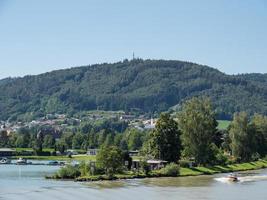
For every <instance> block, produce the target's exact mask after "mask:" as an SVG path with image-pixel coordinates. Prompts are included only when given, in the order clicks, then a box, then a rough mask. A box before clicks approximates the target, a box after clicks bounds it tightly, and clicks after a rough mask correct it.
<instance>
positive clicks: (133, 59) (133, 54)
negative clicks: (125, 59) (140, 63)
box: [133, 52, 135, 60]
mask: <svg viewBox="0 0 267 200" xmlns="http://www.w3.org/2000/svg"><path fill="white" fill-rule="evenodd" d="M134 59H135V57H134V52H133V60H134Z"/></svg>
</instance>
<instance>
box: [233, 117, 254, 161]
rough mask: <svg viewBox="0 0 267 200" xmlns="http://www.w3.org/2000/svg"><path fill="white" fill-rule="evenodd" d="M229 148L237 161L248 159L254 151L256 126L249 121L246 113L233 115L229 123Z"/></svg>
mask: <svg viewBox="0 0 267 200" xmlns="http://www.w3.org/2000/svg"><path fill="white" fill-rule="evenodd" d="M229 133H230V135H229V136H230V139H231V145H230V146H231V150H232V154H233V156H234V157H235V158H236V159H237V160H238V161H250V160H251V158H252V155H253V154H254V153H256V149H257V148H256V146H258V145H256V140H255V139H256V137H255V136H256V126H255V124H253V123H250V121H249V118H248V115H247V113H245V112H241V113H236V114H235V115H234V120H233V121H232V123H231V125H230V130H229Z"/></svg>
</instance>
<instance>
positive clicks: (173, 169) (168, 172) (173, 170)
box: [160, 163, 180, 177]
mask: <svg viewBox="0 0 267 200" xmlns="http://www.w3.org/2000/svg"><path fill="white" fill-rule="evenodd" d="M160 173H161V174H162V175H164V176H173V177H175V176H178V175H179V173H180V166H179V165H177V164H175V163H170V164H168V165H166V166H165V167H164V168H162V169H161V170H160Z"/></svg>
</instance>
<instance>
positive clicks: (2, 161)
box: [0, 158, 11, 164]
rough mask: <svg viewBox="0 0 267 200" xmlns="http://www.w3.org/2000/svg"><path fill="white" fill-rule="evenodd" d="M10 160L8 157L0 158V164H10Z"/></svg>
mask: <svg viewBox="0 0 267 200" xmlns="http://www.w3.org/2000/svg"><path fill="white" fill-rule="evenodd" d="M10 163H11V160H10V159H8V158H0V164H10Z"/></svg>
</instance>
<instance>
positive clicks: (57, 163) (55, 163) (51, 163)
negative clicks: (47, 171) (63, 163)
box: [48, 160, 59, 165]
mask: <svg viewBox="0 0 267 200" xmlns="http://www.w3.org/2000/svg"><path fill="white" fill-rule="evenodd" d="M48 165H59V162H58V161H54V160H52V161H49V162H48Z"/></svg>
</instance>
